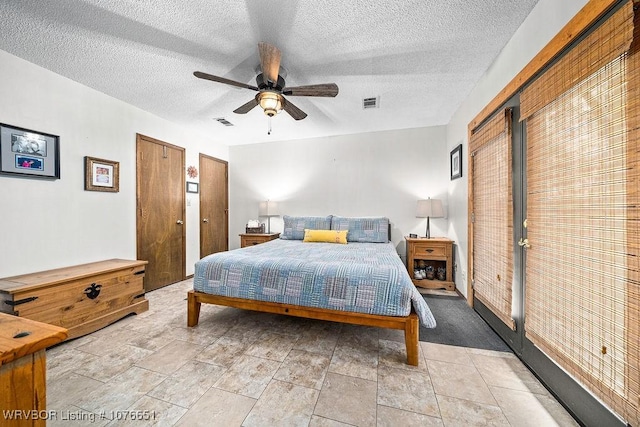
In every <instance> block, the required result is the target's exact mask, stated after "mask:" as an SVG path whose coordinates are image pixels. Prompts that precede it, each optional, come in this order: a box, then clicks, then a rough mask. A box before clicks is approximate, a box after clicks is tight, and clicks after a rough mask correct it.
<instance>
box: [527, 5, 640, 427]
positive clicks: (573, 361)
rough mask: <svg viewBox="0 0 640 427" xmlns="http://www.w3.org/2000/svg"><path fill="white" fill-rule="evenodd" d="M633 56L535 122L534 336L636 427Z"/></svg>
mask: <svg viewBox="0 0 640 427" xmlns="http://www.w3.org/2000/svg"><path fill="white" fill-rule="evenodd" d="M631 6H632V4H631V2H629V3H628V4H627V5H626V6H625V7H624V8H623V9H622V10H621V11H618V12H616V14H615V15H614V16H613V17H612V18H611V19H613V20H614V22H616V25H620V26H625V25H632V24H633V22H629V21H625V22H622V21H620V20H618V18H617V17H619V16H628V15H629V11H630V10H631ZM631 16H633V12H632V11H631ZM603 25H607V23H605V24H603ZM597 31H598V30H596V33H597ZM594 34H595V33H594ZM607 34H608V33H606V32H605V33H603V37H609V36H608V35H607ZM587 40H589V43H590V45H589V55H590V56H598V55H601V56H603V57H604V56H607V55H608V51H609V50H610V49H611V44H610V43H608V41H607V40H606V39H605V40H602V41H601V42H602V43H598V42H597V40H592V39H589V38H587V39H585V41H583V42H582V43H585V42H587ZM637 43H638V40H637V39H636V41H634V45H635V44H637ZM575 49H581V44H579V45H578V46H577V47H576V48H575ZM591 50H597V51H598V52H595V53H594V52H591ZM600 50H602V52H600ZM580 51H583V50H580ZM634 52H635V47H632V48H631V51H630V52H629V53H622V54H619V56H618V57H617V58H614V59H612V60H610V62H609V63H607V64H604V65H602V66H601V68H599V69H597V70H595V71H593V72H592V73H591V74H590V75H589V76H586V77H585V78H583V79H582V80H580V81H577V82H576V83H575V84H574V85H573V86H572V87H570V88H568V89H567V90H566V91H565V92H563V93H562V94H559V95H558V96H557V97H556V98H555V99H554V100H552V101H551V102H549V103H547V104H546V106H544V107H543V108H541V109H540V110H538V111H535V112H533V113H532V114H531V115H530V117H529V118H528V119H527V190H526V193H527V223H528V228H527V237H528V240H529V242H530V244H531V248H530V249H528V250H527V252H526V268H525V283H526V292H525V334H526V336H527V338H529V339H530V340H531V341H532V342H533V343H534V344H536V346H538V347H539V348H540V349H542V350H543V351H544V352H545V353H546V354H547V355H548V356H549V357H551V358H552V359H553V360H555V361H556V362H557V363H558V364H560V365H561V366H562V367H563V368H564V369H565V370H567V371H568V372H569V373H571V374H572V375H573V376H574V377H575V378H576V379H577V380H578V381H580V382H581V383H582V384H583V385H585V386H586V387H587V388H588V389H589V390H590V391H591V392H593V393H594V394H595V395H596V396H598V397H599V398H600V399H602V401H603V402H605V403H606V404H607V405H609V406H610V407H611V408H612V409H613V410H614V411H615V412H617V413H618V414H619V415H621V416H622V417H623V418H624V419H625V420H626V421H627V422H629V423H630V424H631V425H632V426H636V427H637V426H640V336H639V332H640V326H639V323H640V314H639V313H640V290H639V287H640V279H639V274H640V261H639V260H640V250H639V243H638V241H639V239H640V229H639V227H640V224H639V223H640V221H639V212H640V195H639V186H640V178H639V176H640V172H639V170H640V141H639V135H638V132H639V131H638V129H639V128H640V101H639V98H640V59H638V58H637V57H638V56H639V55H640V54H638V53H634ZM551 70H553V67H552V68H551V69H550V71H551ZM564 72H566V73H571V72H572V70H571V69H570V68H566V70H565V71H564ZM542 77H544V76H542ZM563 79H564V80H567V81H568V80H571V79H570V78H568V77H567V78H563ZM523 95H524V94H523Z"/></svg>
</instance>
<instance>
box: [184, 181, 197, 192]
mask: <svg viewBox="0 0 640 427" xmlns="http://www.w3.org/2000/svg"><path fill="white" fill-rule="evenodd" d="M197 192H198V183H197V182H191V181H187V193H197Z"/></svg>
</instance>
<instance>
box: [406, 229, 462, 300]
mask: <svg viewBox="0 0 640 427" xmlns="http://www.w3.org/2000/svg"><path fill="white" fill-rule="evenodd" d="M405 240H406V241H407V270H408V271H409V276H411V280H413V283H414V285H416V286H420V287H422V288H433V289H438V288H444V289H446V290H449V291H453V290H454V289H455V288H456V285H455V283H454V282H453V240H449V239H446V238H444V237H436V238H432V239H427V238H412V237H405ZM429 267H430V268H432V269H433V271H434V278H417V277H416V275H415V272H416V270H425V269H428V268H429ZM438 269H444V272H445V275H444V280H438V275H437V271H438Z"/></svg>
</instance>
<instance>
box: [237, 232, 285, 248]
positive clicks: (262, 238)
mask: <svg viewBox="0 0 640 427" xmlns="http://www.w3.org/2000/svg"><path fill="white" fill-rule="evenodd" d="M278 237H280V233H264V234H258V233H255V234H254V233H245V234H240V247H241V248H246V247H247V246H253V245H259V244H260V243H264V242H268V241H269V240H275V239H277V238H278Z"/></svg>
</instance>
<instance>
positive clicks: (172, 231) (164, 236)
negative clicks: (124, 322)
mask: <svg viewBox="0 0 640 427" xmlns="http://www.w3.org/2000/svg"><path fill="white" fill-rule="evenodd" d="M136 162H137V163H136V165H137V166H136V171H137V172H136V175H137V176H136V182H137V221H136V223H137V226H136V228H137V258H138V259H141V260H146V261H148V262H149V264H148V265H147V268H146V273H145V278H144V285H145V290H146V291H151V290H153V289H157V288H159V287H162V286H166V285H169V284H171V283H175V282H179V281H180V280H183V279H184V278H185V265H186V245H185V236H186V233H185V227H186V225H185V223H184V218H185V184H186V183H185V177H184V149H183V148H181V147H176V146H173V145H170V144H167V143H164V142H162V141H158V140H155V139H153V138H149V137H146V136H143V135H138V136H137V159H136Z"/></svg>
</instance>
